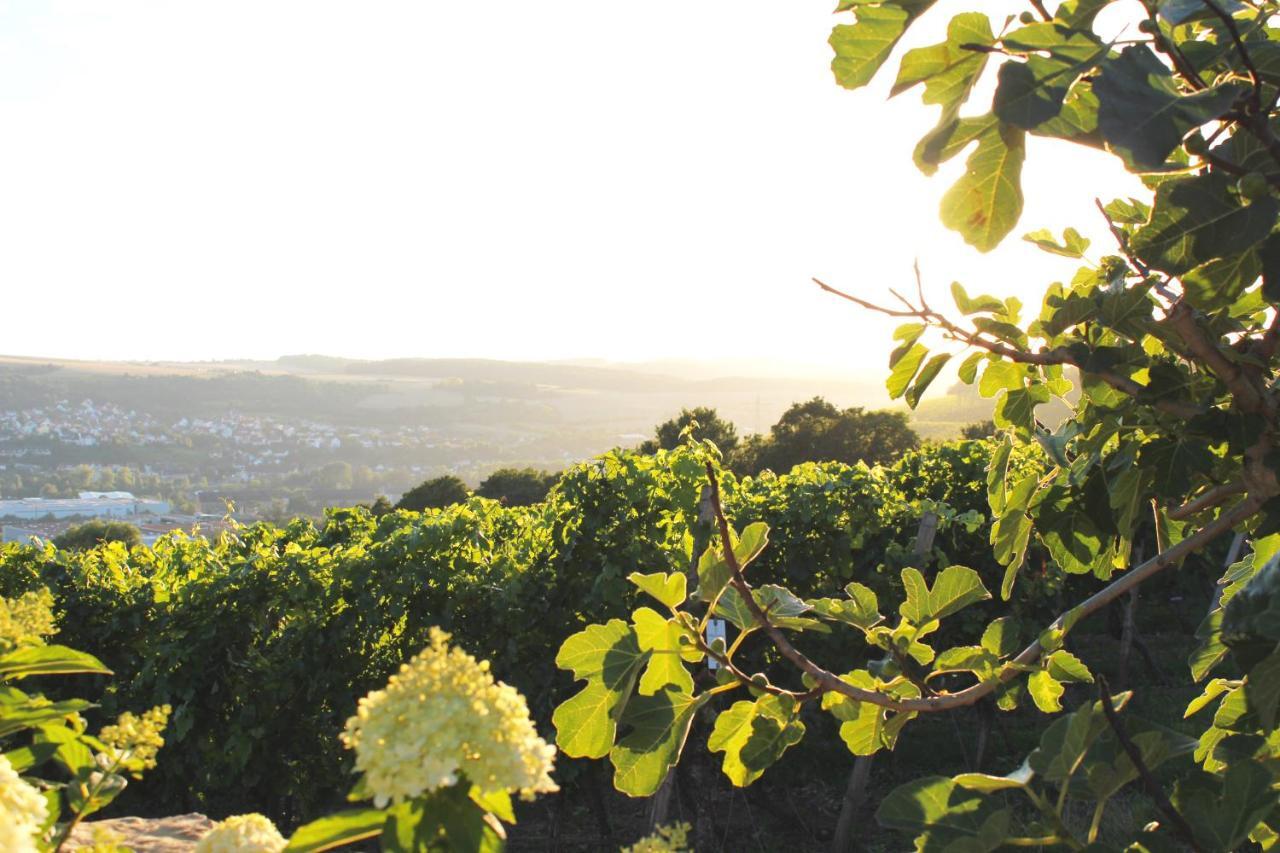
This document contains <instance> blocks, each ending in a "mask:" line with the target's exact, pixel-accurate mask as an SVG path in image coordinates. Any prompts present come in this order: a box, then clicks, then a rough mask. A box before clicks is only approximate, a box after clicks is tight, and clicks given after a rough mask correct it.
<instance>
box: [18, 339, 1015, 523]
mask: <svg viewBox="0 0 1280 853" xmlns="http://www.w3.org/2000/svg"><path fill="white" fill-rule="evenodd" d="M682 371H683V372H689V373H691V374H695V378H685V377H684V376H674V375H669V374H664V373H656V372H641V371H637V370H634V369H628V368H625V367H617V368H614V367H607V366H597V365H575V364H556V363H536V362H528V363H523V362H522V363H516V362H496V361H484V360H465V359H454V360H412V359H404V360H398V361H391V362H360V361H352V360H347V359H336V358H328V357H322V356H294V357H287V358H282V359H280V360H278V361H276V362H260V363H250V362H226V363H209V364H185V363H174V364H162V365H157V364H140V363H139V364H134V363H112V362H101V363H84V362H58V361H42V360H36V359H20V358H13V357H3V356H0V524H3V525H4V526H5V533H4V536H5V538H7V539H10V540H12V539H13V538H15V537H16V538H20V539H23V538H28V537H29V536H31V535H36V536H39V537H42V538H48V537H49V536H56V535H58V534H59V533H60V532H61V531H62V530H64V529H65V528H66V526H67V525H68V524H69V523H71V522H73V521H75V520H84V519H91V518H117V517H125V518H127V520H129V521H130V523H133V524H136V525H137V526H138V527H139V528H140V529H142V530H143V532H144V536H150V535H152V533H155V535H159V533H158V532H156V531H163V530H167V529H179V528H181V529H192V528H194V527H197V526H199V527H201V528H202V529H205V530H207V529H208V528H209V526H210V525H211V524H213V523H214V522H215V521H216V522H218V523H221V521H222V520H223V519H234V520H235V521H236V522H239V523H249V522H253V521H256V520H273V521H279V520H284V519H287V518H292V517H296V516H300V515H301V516H311V517H318V516H319V515H320V514H321V513H322V512H323V511H324V509H325V508H326V507H331V506H350V505H353V504H357V503H372V502H373V501H375V500H376V499H377V498H378V497H380V496H382V497H386V498H388V499H389V500H391V501H393V502H394V501H395V500H396V499H397V498H398V497H399V496H400V495H401V494H403V493H404V492H406V491H408V490H409V489H411V488H412V487H414V486H415V485H417V484H419V483H421V482H423V481H424V480H427V479H430V478H432V477H436V476H440V475H442V474H451V475H456V476H458V477H461V478H462V479H463V480H464V481H466V482H467V483H469V484H471V485H472V487H475V486H476V485H478V484H479V483H480V482H481V481H482V480H483V479H484V478H485V477H487V476H488V475H489V474H490V473H492V472H493V471H494V470H496V469H499V468H505V467H532V468H536V469H539V470H543V471H558V470H561V469H563V468H565V467H568V466H569V465H572V464H574V463H575V462H577V461H579V460H582V459H585V458H588V457H590V456H592V455H594V454H597V453H600V452H603V451H605V450H608V449H609V448H611V447H618V446H635V445H637V444H639V443H640V442H641V441H642V440H644V439H645V438H648V437H649V436H651V435H652V432H653V429H654V427H655V426H656V425H657V424H658V423H661V422H662V421H664V420H666V419H667V418H670V417H672V416H673V415H675V414H676V413H678V412H679V411H680V409H681V408H682V407H693V406H699V405H709V406H714V407H716V408H717V409H718V411H720V412H721V414H722V415H724V416H725V417H727V418H728V419H730V420H732V421H733V422H735V423H736V424H738V426H739V428H740V429H741V430H742V431H743V432H751V431H754V430H758V429H764V428H767V426H768V425H769V424H770V423H772V422H773V420H774V419H776V417H777V416H778V415H779V414H780V413H781V412H782V411H783V410H784V409H785V408H786V407H787V406H788V405H790V404H791V403H793V402H795V401H796V400H800V399H807V398H809V397H812V396H814V395H816V394H823V395H826V396H829V397H834V398H835V399H836V400H838V401H842V402H843V403H844V404H845V405H862V404H863V403H864V402H868V403H871V402H872V401H876V400H877V398H882V395H883V392H882V390H880V389H879V388H878V386H870V387H868V386H866V385H859V384H858V383H845V384H841V383H839V382H836V381H834V380H830V379H808V380H787V379H780V378H754V379H753V378H747V377H743V376H737V377H730V378H724V379H715V378H704V377H706V376H708V374H707V373H705V372H703V373H701V374H697V372H696V371H695V370H694V369H693V368H691V367H688V366H685V367H682ZM943 399H946V398H943ZM880 404H882V403H880ZM935 405H936V404H935ZM983 405H986V406H987V407H988V408H989V404H987V403H986V402H985V401H979V409H981V407H982V406H983ZM967 407H971V406H970V403H969V402H967V401H957V402H956V403H955V405H954V406H953V407H952V409H948V410H945V411H944V410H935V414H934V417H936V418H937V422H936V423H922V425H921V432H922V434H924V435H935V434H937V435H945V434H955V433H957V432H958V431H959V428H960V426H961V425H963V424H965V423H969V422H972V421H974V420H980V419H981V418H982V417H985V416H986V415H982V414H981V411H979V412H978V414H977V416H975V414H974V413H973V412H970V411H969V410H968V408H967ZM922 409H923V407H922ZM920 414H922V413H917V420H919V416H920Z"/></svg>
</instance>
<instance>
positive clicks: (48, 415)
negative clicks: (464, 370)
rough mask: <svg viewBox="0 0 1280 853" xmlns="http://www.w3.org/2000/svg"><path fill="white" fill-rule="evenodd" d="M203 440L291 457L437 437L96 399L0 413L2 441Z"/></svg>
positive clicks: (422, 431) (408, 429) (419, 431)
mask: <svg viewBox="0 0 1280 853" xmlns="http://www.w3.org/2000/svg"><path fill="white" fill-rule="evenodd" d="M202 437H203V438H213V439H216V440H218V441H220V442H224V443H226V444H228V445H231V446H234V447H240V448H247V449H251V450H253V451H263V450H264V449H268V448H274V449H270V450H267V451H266V453H267V455H268V456H274V457H278V458H284V457H287V456H288V455H289V449H290V448H293V449H301V448H312V449H316V450H337V449H339V448H342V447H343V446H344V445H348V444H349V445H353V446H357V447H364V448H374V447H403V446H405V445H415V444H417V445H423V446H427V447H429V446H431V444H430V442H431V441H432V439H433V437H432V431H431V430H430V429H429V428H428V427H424V426H409V425H406V426H401V427H395V428H383V427H377V426H348V427H342V428H339V427H336V426H333V425H332V424H324V423H318V422H315V421H308V420H303V419H299V420H297V421H285V420H281V419H279V418H274V417H270V416H265V415H248V414H241V413H238V412H228V413H226V414H225V415H220V416H218V417H212V418H187V417H184V418H181V419H179V420H176V421H173V422H164V421H161V420H160V419H158V418H156V417H155V416H154V415H151V414H148V413H146V412H138V411H135V410H133V409H124V408H122V407H120V406H117V405H115V404H114V403H95V402H94V401H93V400H82V401H81V402H79V403H75V402H72V401H69V400H60V401H59V402H57V403H55V404H52V405H50V406H46V407H43V408H33V409H21V410H9V411H0V442H6V441H8V442H12V441H15V440H22V439H33V438H46V439H52V440H55V441H59V442H62V443H64V444H71V445H76V446H80V447H96V446H99V445H102V444H108V443H113V442H119V443H125V444H129V445H141V446H146V445H171V444H176V443H179V442H181V441H183V440H184V439H194V438H202Z"/></svg>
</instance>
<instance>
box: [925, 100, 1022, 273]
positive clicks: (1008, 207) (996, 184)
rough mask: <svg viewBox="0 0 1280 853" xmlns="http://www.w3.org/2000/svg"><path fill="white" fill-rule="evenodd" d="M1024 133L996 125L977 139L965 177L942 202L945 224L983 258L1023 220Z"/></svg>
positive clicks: (1017, 129) (993, 124)
mask: <svg viewBox="0 0 1280 853" xmlns="http://www.w3.org/2000/svg"><path fill="white" fill-rule="evenodd" d="M1025 136H1026V133H1025V131H1023V130H1022V129H1021V128H1017V127H1014V126H1013V125H1010V124H1005V123H1003V122H993V123H992V124H990V125H988V127H987V129H986V131H985V132H984V133H983V134H982V135H981V136H980V137H978V147H977V148H976V149H974V152H973V153H972V154H970V155H969V160H968V163H967V164H966V167H965V173H964V175H963V176H961V178H960V180H958V181H956V183H955V184H954V185H953V186H952V187H951V188H950V189H949V190H947V193H946V195H944V196H943V197H942V208H941V213H940V215H941V219H942V224H943V225H946V226H947V227H948V228H950V229H952V230H954V231H957V232H959V234H960V236H961V237H963V238H964V240H965V242H966V243H968V244H969V245H971V246H973V247H974V248H976V249H977V250H978V251H980V252H989V251H991V250H992V249H994V248H995V247H996V246H997V245H999V243H1000V241H1001V240H1003V239H1004V238H1005V236H1006V235H1008V233H1009V232H1010V231H1012V230H1013V227H1014V226H1015V225H1017V224H1018V218H1019V217H1020V216H1021V215H1022V186H1021V183H1020V182H1021V179H1022V161H1023V160H1024V159H1025V156H1026V139H1025Z"/></svg>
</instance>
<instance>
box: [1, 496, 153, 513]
mask: <svg viewBox="0 0 1280 853" xmlns="http://www.w3.org/2000/svg"><path fill="white" fill-rule="evenodd" d="M168 511H169V502H168V501H158V500H150V499H147V498H138V497H134V495H133V494H132V493H131V492H81V493H80V497H78V498H17V499H14V500H0V518H21V519H30V520H34V519H39V518H49V517H53V518H132V517H134V516H138V515H155V514H161V513H166V512H168Z"/></svg>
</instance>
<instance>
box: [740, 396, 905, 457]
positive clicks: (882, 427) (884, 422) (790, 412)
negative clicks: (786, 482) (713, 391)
mask: <svg viewBox="0 0 1280 853" xmlns="http://www.w3.org/2000/svg"><path fill="white" fill-rule="evenodd" d="M919 445H920V437H919V436H918V435H916V433H915V430H913V429H912V428H911V426H910V421H909V420H908V418H907V414H906V412H894V411H888V410H882V411H870V412H869V411H867V410H866V409H863V408H860V407H853V408H848V409H840V408H838V407H836V406H835V405H833V404H832V403H830V402H828V401H827V400H824V399H823V398H821V397H814V398H813V399H811V400H806V401H804V402H802V403H795V404H793V405H792V406H791V408H789V409H787V411H786V412H784V413H783V414H782V417H780V418H779V419H778V422H777V423H776V424H774V425H773V426H772V427H770V429H769V433H768V435H762V436H761V435H753V436H750V437H749V438H748V439H747V440H746V441H745V442H744V443H743V444H742V445H741V446H740V447H739V448H738V452H737V453H735V454H732V455H731V456H730V460H731V465H732V466H733V468H734V470H736V471H737V472H739V473H740V474H758V473H759V472H760V471H763V470H764V469H766V468H767V469H770V470H772V471H774V472H775V473H784V472H786V471H790V470H791V469H792V468H793V467H795V466H796V465H799V464H801V463H803V462H844V463H848V464H852V463H854V462H866V463H867V464H868V465H875V464H878V463H881V462H890V461H892V460H893V459H895V458H897V457H898V456H901V455H902V454H903V453H905V452H907V451H908V450H913V449H915V448H916V447H918V446H919Z"/></svg>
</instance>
